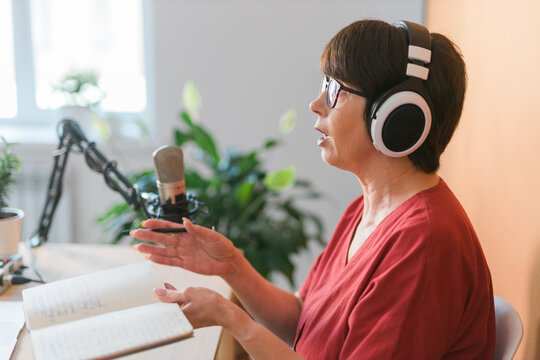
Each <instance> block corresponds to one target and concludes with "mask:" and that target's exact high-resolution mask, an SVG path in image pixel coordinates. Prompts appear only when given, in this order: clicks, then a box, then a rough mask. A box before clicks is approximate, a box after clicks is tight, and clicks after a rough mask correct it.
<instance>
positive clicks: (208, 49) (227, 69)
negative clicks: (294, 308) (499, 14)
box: [52, 0, 424, 283]
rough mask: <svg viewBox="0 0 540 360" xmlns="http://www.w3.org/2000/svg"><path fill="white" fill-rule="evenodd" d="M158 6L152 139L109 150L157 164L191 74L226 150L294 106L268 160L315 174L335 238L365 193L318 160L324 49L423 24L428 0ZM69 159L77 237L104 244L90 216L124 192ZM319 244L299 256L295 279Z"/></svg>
mask: <svg viewBox="0 0 540 360" xmlns="http://www.w3.org/2000/svg"><path fill="white" fill-rule="evenodd" d="M151 4H153V12H154V19H153V22H154V26H155V33H154V37H153V40H154V44H153V51H154V52H153V54H150V56H148V57H149V58H150V59H152V62H153V63H151V65H152V66H151V68H152V69H153V70H152V71H154V72H155V83H151V84H150V88H154V89H155V98H154V99H151V101H150V104H153V107H154V108H155V119H154V121H155V122H154V123H155V128H154V129H153V130H154V134H155V140H154V141H153V144H151V145H147V146H143V147H140V146H133V145H131V146H121V145H120V144H115V143H113V144H110V145H108V146H105V147H104V148H103V149H102V151H103V152H104V153H106V154H107V155H108V156H110V157H111V159H115V160H118V161H119V169H120V170H128V169H134V168H139V169H140V168H149V167H151V166H152V164H151V152H152V150H153V149H155V148H156V147H157V146H160V145H163V144H169V143H172V129H173V128H174V127H175V126H177V124H178V122H177V121H178V120H177V113H178V111H179V110H180V108H181V106H182V88H183V85H184V83H185V81H186V80H192V81H194V82H195V84H196V86H197V87H198V88H199V90H200V92H201V96H202V100H203V108H202V112H201V115H202V116H201V117H202V122H203V123H204V124H205V126H207V127H208V128H209V129H210V130H211V131H212V132H213V133H214V134H216V136H217V137H218V143H219V145H220V146H221V147H228V146H235V147H239V148H242V149H251V148H254V147H258V146H259V145H261V144H262V142H263V140H265V139H267V138H269V137H276V136H279V133H278V120H279V117H280V115H281V114H282V113H283V112H285V111H286V110H287V109H290V108H294V109H296V110H297V111H298V114H299V116H298V123H297V127H296V129H295V131H294V132H293V133H291V134H289V135H288V136H287V137H286V138H285V139H284V141H285V143H286V145H285V146H283V147H281V148H280V149H278V150H277V151H275V152H274V153H272V154H273V155H272V156H271V157H270V158H269V159H268V166H269V168H270V169H278V168H282V167H285V166H289V165H291V164H294V165H296V169H297V175H298V177H301V178H304V179H310V180H311V181H312V182H313V183H314V184H315V186H316V188H317V189H320V190H322V191H323V192H324V193H325V194H326V199H325V200H323V201H320V202H317V203H311V204H308V205H309V206H310V207H312V208H314V209H315V210H316V211H317V212H318V213H319V214H321V215H322V216H323V217H324V220H325V224H326V228H327V231H326V232H327V234H326V237H327V238H329V236H330V235H331V232H332V230H333V227H334V226H335V224H336V222H337V220H338V219H339V216H340V214H341V212H342V211H343V210H344V208H345V207H346V205H347V204H348V203H349V201H351V200H352V199H353V198H354V197H356V196H357V195H359V194H360V191H361V190H360V187H359V186H358V184H357V182H356V180H355V178H354V177H353V176H352V175H349V174H347V173H344V172H342V171H339V170H336V169H334V168H331V167H329V166H328V165H326V164H324V163H323V162H322V160H321V159H320V150H319V149H318V147H317V145H316V142H317V139H318V138H319V133H318V132H316V131H315V130H313V125H314V123H315V121H316V118H315V116H314V115H313V114H312V113H311V112H310V111H309V108H308V105H309V103H310V102H311V101H312V100H313V99H314V98H315V97H316V96H317V95H318V92H319V89H320V80H321V76H320V72H319V68H318V61H319V57H320V54H321V52H322V50H323V48H324V46H325V44H326V43H327V42H328V41H329V40H330V38H331V37H332V36H333V35H334V34H335V33H336V32H337V31H338V30H339V29H341V28H343V27H344V26H346V25H348V24H349V23H351V22H353V21H355V20H359V19H364V18H377V19H381V20H385V21H389V22H393V21H396V20H399V19H408V20H412V21H417V22H422V21H423V13H424V8H423V6H424V2H423V1H421V0H369V1H350V0H349V1H345V0H339V1H322V0H313V1H308V0H289V1H285V0H277V1H270V0H264V1H256V0H249V1H248V0H235V1H211V0H198V1H194V0H189V1H188V0H183V1H179V0H156V1H154V2H153V3H151ZM359 121H360V119H359ZM189 161H190V159H189V158H186V159H185V162H186V163H189ZM70 163H71V164H75V163H77V165H70V167H71V166H72V167H75V168H76V171H75V172H74V175H73V176H74V178H73V182H74V184H75V186H76V189H77V194H76V196H75V197H74V198H73V200H72V201H73V204H74V205H75V206H76V212H75V213H74V222H73V232H72V235H71V237H72V238H73V239H74V240H75V241H78V242H96V241H102V240H103V237H102V235H101V229H100V228H99V227H97V226H96V225H95V224H93V222H92V221H93V219H94V218H95V216H96V215H97V214H100V213H102V212H103V210H104V209H105V208H106V207H108V206H109V205H110V204H112V203H114V202H117V201H119V200H120V198H119V196H118V195H117V194H114V193H113V192H112V191H110V190H108V189H107V188H106V186H105V185H104V184H103V181H102V179H101V176H100V175H99V174H93V173H91V172H90V170H88V169H87V168H85V166H84V165H83V164H82V159H77V160H75V159H71V161H70ZM188 187H189V184H188ZM55 221H60V220H59V219H55ZM52 241H55V240H52ZM56 241H62V240H61V239H56ZM318 251H319V249H314V250H313V251H312V252H308V253H306V254H303V255H302V256H300V258H299V262H300V265H299V267H298V270H297V274H296V278H297V279H298V281H297V282H298V283H301V281H302V279H303V278H304V277H305V275H306V273H307V271H308V269H309V266H310V265H311V263H312V261H313V259H314V257H315V256H316V254H317V253H318Z"/></svg>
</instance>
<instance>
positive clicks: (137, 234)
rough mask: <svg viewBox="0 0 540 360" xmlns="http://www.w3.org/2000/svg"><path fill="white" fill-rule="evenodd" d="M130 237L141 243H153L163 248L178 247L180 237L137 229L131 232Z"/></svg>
mask: <svg viewBox="0 0 540 360" xmlns="http://www.w3.org/2000/svg"><path fill="white" fill-rule="evenodd" d="M131 236H133V237H134V238H137V239H139V240H142V241H148V242H153V243H156V244H161V245H165V246H176V245H178V239H179V237H180V235H174V236H170V235H169V234H163V233H157V232H153V231H148V230H145V229H137V230H134V231H132V232H131Z"/></svg>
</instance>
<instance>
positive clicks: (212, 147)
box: [192, 126, 219, 165]
mask: <svg viewBox="0 0 540 360" xmlns="http://www.w3.org/2000/svg"><path fill="white" fill-rule="evenodd" d="M192 133H193V141H195V143H196V144H197V145H198V146H199V147H200V148H201V150H203V151H204V152H205V153H206V154H207V155H209V156H210V157H211V158H212V160H213V162H214V164H216V165H217V164H218V163H219V154H218V151H217V148H216V144H215V142H214V138H213V137H212V135H210V134H209V133H208V132H207V131H206V130H204V129H203V128H202V127H200V126H194V127H193V129H192Z"/></svg>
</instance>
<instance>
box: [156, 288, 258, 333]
mask: <svg viewBox="0 0 540 360" xmlns="http://www.w3.org/2000/svg"><path fill="white" fill-rule="evenodd" d="M154 293H155V294H156V295H157V297H158V298H159V300H160V301H163V302H167V303H178V306H180V309H182V312H183V313H184V314H185V315H186V317H187V318H188V320H189V322H190V323H191V325H192V326H193V328H195V329H198V328H201V327H206V326H214V325H218V326H223V327H226V328H228V327H230V326H231V321H234V322H235V323H238V322H240V321H246V322H247V323H248V324H249V323H252V322H253V321H252V320H251V318H250V317H249V315H247V314H246V313H245V312H244V311H243V310H242V309H240V308H239V307H238V306H237V305H235V304H233V303H232V302H231V301H229V300H227V299H225V298H224V297H223V296H221V295H220V294H218V293H217V292H215V291H212V290H209V289H206V288H199V287H188V288H186V289H184V290H182V291H180V290H177V289H176V288H175V287H174V286H172V285H171V284H168V283H165V289H161V288H159V289H154ZM246 325H247V324H246ZM244 326H245V325H244Z"/></svg>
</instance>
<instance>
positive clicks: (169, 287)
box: [163, 282, 176, 290]
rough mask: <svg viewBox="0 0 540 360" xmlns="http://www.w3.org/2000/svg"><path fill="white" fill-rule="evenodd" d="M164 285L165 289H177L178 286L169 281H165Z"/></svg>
mask: <svg viewBox="0 0 540 360" xmlns="http://www.w3.org/2000/svg"><path fill="white" fill-rule="evenodd" d="M163 285H165V289H168V290H176V288H175V287H174V286H172V285H171V284H169V283H167V282H166V283H163Z"/></svg>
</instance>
